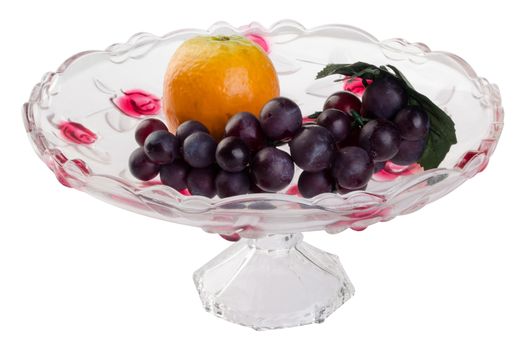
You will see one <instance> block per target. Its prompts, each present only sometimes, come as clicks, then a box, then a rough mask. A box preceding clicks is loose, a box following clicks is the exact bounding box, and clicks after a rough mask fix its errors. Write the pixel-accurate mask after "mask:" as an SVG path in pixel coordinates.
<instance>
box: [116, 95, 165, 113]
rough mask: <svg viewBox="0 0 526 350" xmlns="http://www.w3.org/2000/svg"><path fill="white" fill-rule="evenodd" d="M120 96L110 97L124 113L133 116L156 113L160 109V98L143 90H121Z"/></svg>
mask: <svg viewBox="0 0 526 350" xmlns="http://www.w3.org/2000/svg"><path fill="white" fill-rule="evenodd" d="M123 94H124V95H122V96H119V97H115V98H112V100H111V101H112V102H113V104H114V105H115V106H116V107H117V108H118V109H119V110H120V111H121V112H122V113H124V114H126V115H127V116H129V117H133V118H140V117H142V116H145V115H156V114H159V111H160V110H161V100H160V99H159V98H158V97H156V96H155V95H152V94H150V93H148V92H146V91H144V90H139V89H135V90H128V91H123Z"/></svg>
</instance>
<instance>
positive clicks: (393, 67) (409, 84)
mask: <svg viewBox="0 0 526 350" xmlns="http://www.w3.org/2000/svg"><path fill="white" fill-rule="evenodd" d="M387 67H389V68H390V69H391V70H392V71H393V72H394V73H395V75H396V76H397V77H398V78H400V79H402V80H403V81H404V82H405V83H406V85H407V86H409V87H410V88H411V89H414V88H413V85H411V83H410V82H409V80H407V78H406V77H405V75H403V74H402V72H400V70H399V69H398V68H396V67H395V66H393V65H390V64H388V65H387Z"/></svg>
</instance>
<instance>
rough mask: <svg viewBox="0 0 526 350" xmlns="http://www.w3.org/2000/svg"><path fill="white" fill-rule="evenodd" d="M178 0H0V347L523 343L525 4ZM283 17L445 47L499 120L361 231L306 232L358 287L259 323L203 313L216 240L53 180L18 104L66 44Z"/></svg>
mask: <svg viewBox="0 0 526 350" xmlns="http://www.w3.org/2000/svg"><path fill="white" fill-rule="evenodd" d="M184 2H185V4H181V1H174V0H172V1H166V0H165V1H155V0H148V1H145V0H143V1H132V0H129V1H126V2H122V3H117V2H113V1H93V0H92V1H82V2H77V1H64V2H59V1H51V0H47V1H15V2H12V3H10V4H9V5H6V4H7V2H3V4H2V5H0V6H1V7H2V8H1V9H0V13H1V21H0V27H1V33H2V44H1V45H2V50H1V55H0V60H1V65H0V67H1V72H2V74H1V76H0V92H1V93H0V106H1V108H0V118H1V124H0V126H1V132H0V142H1V147H2V148H1V149H2V153H1V160H0V166H1V171H0V177H1V182H0V183H1V186H2V190H1V192H0V203H1V204H0V205H1V206H2V209H1V211H0V212H1V214H0V349H2V350H11V349H39V350H40V349H53V350H60V349H68V350H72V349H75V350H77V349H113V350H114V349H128V350H129V349H186V348H214V349H218V348H219V349H221V348H228V349H241V348H243V349H248V348H249V349H270V348H276V349H284V348H294V349H302V348H307V349H310V348H316V349H319V348H326V349H335V348H346V349H404V350H407V349H479V350H480V349H506V350H511V349H525V348H526V316H525V315H526V282H525V276H526V272H525V268H526V230H525V229H524V223H523V220H524V201H523V200H522V199H523V198H524V196H525V194H526V193H525V191H524V185H523V182H524V181H525V178H524V175H525V173H526V172H525V171H526V168H525V166H524V162H525V161H526V157H525V156H524V154H525V153H524V147H525V145H526V143H525V141H524V139H525V128H526V123H525V118H526V113H525V107H524V106H525V100H526V87H525V84H524V81H525V78H526V76H525V74H524V70H525V66H524V63H525V59H526V51H525V48H524V47H525V45H526V42H525V40H524V37H522V36H521V35H520V33H522V34H524V33H525V32H526V26H525V20H524V12H523V11H521V10H520V9H519V8H518V7H517V6H515V5H506V2H505V1H492V2H491V4H490V5H486V4H484V3H483V2H482V1H479V2H476V3H475V2H473V5H470V4H469V2H461V1H451V2H449V1H444V0H441V1H434V2H433V4H431V3H428V2H425V1H417V2H414V3H409V2H404V1H379V0H374V1H362V2H356V1H351V0H346V1H328V0H326V1H315V3H317V5H313V4H309V2H307V1H302V2H297V3H296V2H292V1H283V0H282V1H279V2H278V1H276V2H271V1H258V2H256V1H248V0H246V1H244V2H239V3H232V2H228V1H206V2H205V1H203V0H199V1H187V0H186V1H184ZM509 3H515V2H511V1H510V2H509ZM516 3H520V2H516ZM282 18H292V19H296V20H298V21H300V22H302V23H303V24H304V25H305V26H307V27H312V26H316V25H322V24H325V23H345V24H351V25H354V26H357V27H361V28H363V29H365V30H367V31H369V32H371V33H372V34H373V35H375V36H376V37H378V38H379V39H388V38H391V37H403V38H406V39H407V40H409V41H422V42H425V43H427V44H428V45H429V46H430V47H431V48H432V49H436V50H446V51H451V52H455V53H457V54H459V55H460V56H461V57H463V58H465V59H466V60H467V61H468V62H470V63H471V64H472V65H473V67H474V68H475V70H476V71H477V72H478V73H479V74H481V75H483V76H485V77H487V78H488V79H489V80H490V81H492V82H495V83H498V84H499V86H500V88H501V93H502V96H503V101H504V107H505V111H506V126H505V128H504V132H503V134H502V138H501V142H500V144H499V147H498V148H497V151H496V153H495V154H494V158H493V159H492V160H491V162H490V165H489V167H488V168H487V169H486V171H485V172H483V173H481V174H479V175H477V176H476V177H475V178H474V179H472V180H471V181H468V182H467V183H466V184H464V185H463V186H461V187H460V188H458V189H457V190H456V191H454V192H453V193H451V194H449V195H448V196H446V197H445V198H443V199H441V200H439V201H437V202H435V203H433V204H431V205H429V206H427V207H425V208H424V209H422V210H420V211H418V212H416V213H413V214H411V215H408V216H404V217H399V218H396V219H395V220H393V221H391V222H388V223H381V224H377V225H374V226H372V227H370V228H369V229H367V230H366V231H364V232H353V231H345V232H343V233H341V234H339V235H335V236H331V235H328V234H325V233H321V232H320V233H318V232H317V233H311V234H308V235H306V239H307V240H308V241H309V242H310V243H313V244H314V245H316V246H318V247H320V248H322V249H325V250H327V251H330V252H333V253H335V254H337V255H339V256H340V258H341V261H342V263H343V265H344V266H345V267H346V269H347V271H348V273H349V275H350V277H351V280H352V281H353V283H354V284H355V286H356V287H357V292H356V295H355V297H354V298H353V299H351V300H350V302H348V303H347V304H345V305H344V306H343V307H342V308H341V309H339V310H338V311H337V312H336V313H335V314H333V315H332V316H331V317H330V318H329V319H328V320H327V321H326V322H325V323H324V324H322V325H311V326H305V327H299V328H293V329H285V330H278V331H268V332H255V331H253V330H251V329H248V328H243V327H240V326H237V325H234V324H230V323H228V322H224V321H222V320H220V319H218V318H215V317H213V316H211V315H209V314H207V313H205V312H204V311H203V309H202V308H201V305H200V302H199V298H198V296H197V294H196V291H195V289H194V286H193V283H192V280H191V274H192V272H193V271H194V270H195V269H196V268H198V267H200V266H201V265H202V264H203V263H205V262H206V261H208V260H209V259H210V258H212V257H213V256H214V255H215V254H217V253H218V252H220V251H221V250H222V249H224V248H226V247H227V245H228V243H227V242H225V241H223V240H222V239H220V238H218V237H216V236H214V235H208V234H205V233H203V232H202V231H201V230H199V229H195V228H189V227H184V226H180V225H176V224H171V223H167V222H163V221H157V220H154V219H150V218H146V217H142V216H139V215H135V214H132V213H130V212H126V211H123V210H121V209H117V208H114V207H111V206H109V205H107V204H104V203H102V202H99V201H97V200H95V199H93V198H91V197H89V196H87V195H85V194H83V193H81V192H77V191H74V190H70V189H66V188H65V187H62V186H61V185H60V184H59V183H58V182H57V181H56V180H55V178H54V176H53V174H52V173H51V172H50V171H49V170H48V169H47V168H46V167H45V166H44V164H43V163H42V162H41V161H40V160H39V159H38V158H37V156H36V155H35V154H34V152H33V150H32V149H31V147H30V145H29V142H28V140H27V137H26V135H25V132H24V128H23V125H22V120H21V117H20V109H21V105H22V103H23V102H24V101H25V100H26V99H27V98H28V96H29V92H30V90H31V88H32V87H33V85H34V83H36V82H37V81H38V80H39V79H40V77H41V76H42V74H43V73H44V72H46V71H49V70H54V69H56V68H57V67H58V65H59V64H60V63H61V62H62V61H63V60H64V59H65V58H67V57H69V56H70V55H71V54H73V53H76V52H78V51H83V50H87V49H102V48H105V47H107V46H108V45H109V44H111V43H113V42H122V41H125V40H127V38H128V37H129V36H130V35H131V34H133V33H135V32H138V31H148V32H152V33H155V34H164V33H166V32H168V31H171V30H175V29H178V28H185V27H196V28H207V27H208V26H210V25H211V24H212V23H213V22H215V21H217V20H226V21H228V22H231V23H232V24H234V25H236V26H238V25H243V24H246V23H248V22H250V21H259V22H261V23H262V24H264V25H266V26H270V25H271V24H272V23H274V22H276V21H277V20H279V19H282Z"/></svg>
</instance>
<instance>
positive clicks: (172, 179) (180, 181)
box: [159, 159, 190, 191]
mask: <svg viewBox="0 0 526 350" xmlns="http://www.w3.org/2000/svg"><path fill="white" fill-rule="evenodd" d="M189 170H190V167H189V166H188V164H186V163H185V162H184V161H183V160H179V159H177V160H175V161H174V162H173V163H171V164H166V165H163V166H161V171H160V173H159V176H160V178H161V182H162V183H163V184H164V185H167V186H170V187H172V188H175V189H176V190H178V191H181V190H184V189H185V188H186V177H187V175H188V171H189Z"/></svg>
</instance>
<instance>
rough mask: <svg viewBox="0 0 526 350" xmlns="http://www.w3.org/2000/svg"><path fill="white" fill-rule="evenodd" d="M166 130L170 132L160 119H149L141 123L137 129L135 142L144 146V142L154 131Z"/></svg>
mask: <svg viewBox="0 0 526 350" xmlns="http://www.w3.org/2000/svg"><path fill="white" fill-rule="evenodd" d="M158 130H164V131H168V128H167V127H166V125H165V124H164V123H163V122H162V121H160V120H159V119H154V118H149V119H145V120H143V121H141V122H140V123H139V125H137V128H136V129H135V141H137V143H138V144H139V146H144V141H145V140H146V138H147V137H148V135H150V134H151V133H152V132H154V131H158Z"/></svg>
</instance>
